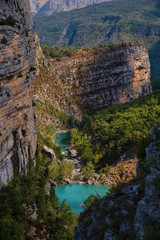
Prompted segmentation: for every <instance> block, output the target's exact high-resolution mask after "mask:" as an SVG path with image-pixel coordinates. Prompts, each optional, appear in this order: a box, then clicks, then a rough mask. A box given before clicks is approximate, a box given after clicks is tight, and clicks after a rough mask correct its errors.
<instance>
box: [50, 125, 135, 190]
mask: <svg viewBox="0 0 160 240" xmlns="http://www.w3.org/2000/svg"><path fill="white" fill-rule="evenodd" d="M70 131H71V129H63V130H61V129H58V130H57V131H56V134H55V143H56V144H57V145H58V146H60V147H61V148H62V153H64V160H65V161H70V162H72V163H73V164H74V170H73V171H72V174H71V176H70V177H67V178H65V179H64V180H63V182H62V184H88V185H98V184H103V185H107V186H111V185H119V184H123V183H128V182H130V181H131V180H132V179H133V178H134V177H135V176H136V164H137V162H138V159H137V158H136V157H135V154H134V149H130V150H129V151H127V152H126V154H124V156H122V157H121V158H120V160H119V163H118V164H117V165H115V166H112V167H110V169H109V171H108V173H107V174H99V173H98V172H96V171H95V173H94V174H93V177H91V178H89V179H87V180H86V179H85V177H84V175H83V172H82V170H83V168H84V167H85V166H84V164H83V162H82V161H81V158H80V156H78V154H77V151H76V149H75V147H74V146H73V145H69V142H68V140H67V138H68V139H69V132H70ZM67 134H68V135H67ZM57 138H58V139H57ZM51 185H54V186H56V185H58V183H57V182H55V181H52V180H51Z"/></svg>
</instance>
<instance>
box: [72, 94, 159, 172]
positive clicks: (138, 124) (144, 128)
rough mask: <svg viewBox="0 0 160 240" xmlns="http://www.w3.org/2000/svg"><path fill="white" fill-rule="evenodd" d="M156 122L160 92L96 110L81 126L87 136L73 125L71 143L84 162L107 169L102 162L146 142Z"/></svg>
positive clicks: (111, 159) (104, 162)
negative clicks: (83, 125)
mask: <svg viewBox="0 0 160 240" xmlns="http://www.w3.org/2000/svg"><path fill="white" fill-rule="evenodd" d="M158 121H160V91H156V92H153V93H152V94H149V95H148V96H144V97H141V98H139V99H136V100H134V101H131V102H129V103H125V104H121V105H115V106H113V107H110V108H108V109H105V110H101V111H99V112H97V113H96V114H95V115H94V117H92V118H91V119H90V120H89V122H88V123H87V124H86V126H85V127H83V129H85V131H86V129H87V131H86V132H88V136H87V134H86V133H84V130H81V131H78V130H77V129H75V128H74V129H73V130H72V132H71V143H73V144H75V146H76V148H77V150H78V152H79V154H80V155H81V157H82V160H83V161H84V162H85V163H88V162H92V163H93V164H94V166H95V167H96V168H99V169H100V168H102V167H105V171H107V169H108V168H107V167H108V165H106V164H113V163H114V161H116V159H117V158H118V157H119V156H120V155H121V154H122V153H124V152H125V151H126V150H128V149H129V148H130V147H132V146H139V145H141V144H142V145H143V146H144V145H146V142H145V141H144V139H146V135H147V133H148V132H149V131H150V130H152V129H153V128H154V126H155V124H156V123H157V122H158ZM147 144H148V142H147ZM142 145H141V149H144V147H143V146H142ZM139 154H140V155H143V154H144V152H141V153H139Z"/></svg>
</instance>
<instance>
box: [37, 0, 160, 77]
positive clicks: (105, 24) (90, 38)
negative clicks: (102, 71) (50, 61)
mask: <svg viewBox="0 0 160 240" xmlns="http://www.w3.org/2000/svg"><path fill="white" fill-rule="evenodd" d="M34 29H35V31H36V32H37V33H38V35H39V37H40V40H41V43H43V44H48V45H50V46H59V47H62V48H66V47H73V48H78V47H86V46H87V47H88V46H94V45H98V44H116V43H119V42H133V43H136V44H142V45H143V46H145V47H146V48H147V49H148V50H149V55H150V61H151V76H152V80H155V79H157V78H158V77H159V76H160V70H159V62H160V52H159V47H160V40H159V36H160V4H159V1H158V0H151V1H148V0H140V1H139V0H114V1H111V2H104V3H100V4H97V5H93V6H89V7H86V8H83V9H77V10H73V11H70V12H63V13H58V14H55V15H52V16H50V17H39V18H35V19H34Z"/></svg>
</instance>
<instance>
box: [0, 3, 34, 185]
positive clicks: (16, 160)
mask: <svg viewBox="0 0 160 240" xmlns="http://www.w3.org/2000/svg"><path fill="white" fill-rule="evenodd" d="M34 62H35V43H34V34H33V30H32V19H31V15H30V5H29V1H28V0H1V1H0V187H1V186H2V185H3V184H5V183H7V181H8V180H10V179H11V178H12V177H13V176H14V175H17V174H19V173H21V172H23V171H25V172H26V171H27V168H28V160H29V158H33V157H34V154H35V151H36V135H37V133H36V131H37V130H36V121H35V116H34V108H33V106H32V82H33V80H34V76H35V68H34V67H33V66H34Z"/></svg>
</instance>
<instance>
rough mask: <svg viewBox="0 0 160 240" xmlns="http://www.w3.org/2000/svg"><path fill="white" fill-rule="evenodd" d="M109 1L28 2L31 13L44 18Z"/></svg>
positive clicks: (38, 0)
mask: <svg viewBox="0 0 160 240" xmlns="http://www.w3.org/2000/svg"><path fill="white" fill-rule="evenodd" d="M108 1H111V0H30V3H31V9H32V13H33V14H34V15H35V14H38V15H41V16H44V15H51V14H53V13H57V12H63V11H70V10H72V9H76V8H83V7H86V6H89V5H93V4H96V3H100V2H108Z"/></svg>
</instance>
